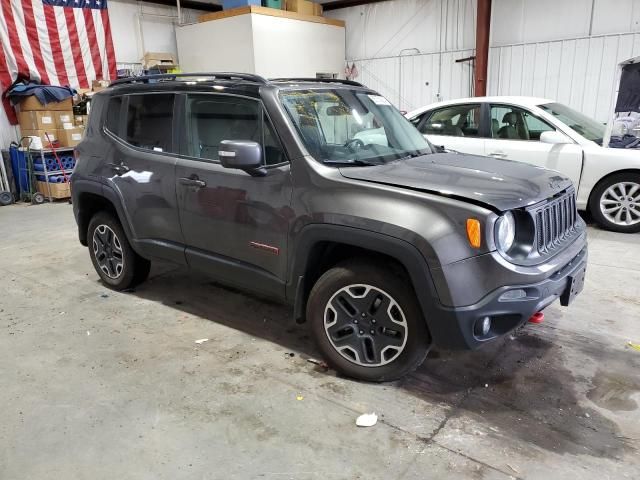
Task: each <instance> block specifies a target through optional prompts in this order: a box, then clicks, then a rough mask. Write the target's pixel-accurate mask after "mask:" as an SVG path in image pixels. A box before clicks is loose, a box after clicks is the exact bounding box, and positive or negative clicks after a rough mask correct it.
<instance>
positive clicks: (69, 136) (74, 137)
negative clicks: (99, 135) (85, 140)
mask: <svg viewBox="0 0 640 480" xmlns="http://www.w3.org/2000/svg"><path fill="white" fill-rule="evenodd" d="M83 135H84V128H82V127H74V126H72V127H71V128H61V129H60V130H58V140H59V141H60V146H61V147H75V146H76V145H78V144H79V143H80V142H81V141H82V136H83Z"/></svg>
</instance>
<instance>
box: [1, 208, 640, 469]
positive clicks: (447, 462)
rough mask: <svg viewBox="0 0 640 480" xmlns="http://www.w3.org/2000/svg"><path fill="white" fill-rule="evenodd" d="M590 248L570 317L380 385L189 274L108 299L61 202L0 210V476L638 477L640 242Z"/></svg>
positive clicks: (603, 242) (279, 317)
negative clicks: (322, 360)
mask: <svg viewBox="0 0 640 480" xmlns="http://www.w3.org/2000/svg"><path fill="white" fill-rule="evenodd" d="M589 235H590V268H589V270H588V274H587V284H586V287H585V290H584V292H583V293H582V295H580V296H579V297H578V299H577V300H576V302H575V303H574V305H572V307H571V308H568V309H564V308H560V307H559V306H553V307H550V308H549V309H548V310H547V311H546V314H547V315H546V321H545V323H544V324H543V325H540V326H535V325H531V326H527V327H526V328H524V329H523V330H522V331H519V332H517V333H516V334H515V335H513V336H510V337H507V338H505V339H504V340H501V341H499V342H496V343H495V344H493V345H491V346H489V347H488V348H485V349H484V350H481V351H479V352H462V353H449V352H443V351H434V352H432V353H431V354H430V355H429V358H428V359H427V361H426V362H425V364H424V365H423V366H422V367H420V368H419V370H418V371H417V372H416V373H415V374H413V375H411V376H410V377H408V378H406V379H404V380H402V381H399V382H395V383H391V384H384V385H373V384H365V383H359V382H355V381H352V380H348V379H344V378H340V377H337V376H336V375H335V373H334V372H332V371H329V372H324V371H322V369H321V368H320V367H318V366H317V365H314V364H312V363H310V362H308V361H307V359H308V358H310V357H316V355H317V353H316V351H315V348H314V346H313V342H312V341H311V340H310V339H309V337H308V335H307V332H306V329H305V328H304V327H298V326H295V325H293V324H292V323H291V321H290V316H289V311H288V309H286V308H283V307H281V306H278V305H273V304H270V303H265V302H263V301H261V300H258V299H255V298H251V297H248V296H245V295H243V294H241V293H238V292H235V291H230V290H227V289H224V288H221V287H218V286H216V285H214V284H212V283H211V282H210V281H209V280H207V279H206V278H204V277H202V276H195V275H191V276H190V275H188V274H187V272H185V271H183V270H180V269H175V268H173V267H168V266H156V267H154V269H153V271H152V277H151V279H150V280H149V281H148V282H146V283H145V284H143V285H142V286H140V287H139V288H137V289H136V291H135V292H132V293H115V292H112V291H110V290H108V289H106V288H105V287H103V286H102V284H101V283H99V282H98V277H97V275H96V274H95V272H94V271H93V268H92V266H91V263H90V261H89V256H88V253H87V251H86V249H85V248H83V247H81V246H80V244H79V243H78V241H77V239H76V238H77V237H76V229H75V223H74V221H73V218H72V213H71V207H70V205H67V204H54V205H42V206H26V205H14V206H10V207H3V208H0V320H1V321H0V329H1V330H0V405H1V406H2V408H0V479H2V480H13V479H20V480H24V479H38V480H41V479H91V480H97V479H109V480H113V479H125V478H126V479H143V478H144V479H146V478H148V479H176V478H207V479H225V480H226V479H255V478H265V479H295V480H306V479H367V480H373V479H385V480H391V479H414V478H415V479H418V478H419V479H425V478H445V477H446V478H472V479H479V478H486V479H501V478H509V477H514V478H531V479H538V478H540V479H545V480H547V479H549V478H567V479H575V478H580V479H581V480H585V479H589V478H594V479H603V478H616V479H619V478H639V477H640V452H639V450H640V409H639V407H638V402H639V401H640V352H639V351H636V350H634V349H632V348H630V347H628V346H626V344H627V342H628V341H630V340H632V341H634V342H635V343H640V325H639V322H640V242H639V240H640V236H638V235H627V236H625V235H619V234H612V233H608V232H604V231H600V230H597V229H594V228H591V229H590V231H589ZM201 338H209V339H210V340H209V341H208V342H205V343H203V344H201V345H196V344H195V343H194V341H195V340H197V339H201ZM291 354H293V355H291ZM369 411H375V412H377V413H378V414H379V415H380V421H379V422H378V424H377V425H376V426H375V427H372V428H367V429H362V428H357V427H356V426H355V424H354V421H355V419H356V417H357V416H358V415H359V414H361V413H364V412H369Z"/></svg>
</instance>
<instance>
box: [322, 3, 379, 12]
mask: <svg viewBox="0 0 640 480" xmlns="http://www.w3.org/2000/svg"><path fill="white" fill-rule="evenodd" d="M386 1H387V0H335V1H333V2H327V3H323V4H322V9H323V10H324V11H325V12H328V11H329V10H337V9H338V8H347V7H357V6H359V5H367V4H368V3H378V2H386Z"/></svg>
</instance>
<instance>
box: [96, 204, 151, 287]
mask: <svg viewBox="0 0 640 480" xmlns="http://www.w3.org/2000/svg"><path fill="white" fill-rule="evenodd" d="M87 238H88V239H89V255H90V256H91V262H92V263H93V266H94V268H95V269H96V272H98V275H100V279H101V280H102V282H103V283H105V284H106V285H107V286H108V287H111V288H113V289H114V290H126V289H128V288H132V287H134V286H136V285H137V284H139V283H141V282H143V281H144V280H145V279H146V278H147V276H148V275H149V270H150V267H151V263H150V262H149V260H146V259H144V258H142V257H141V256H139V255H138V254H137V253H136V252H135V251H134V250H133V248H131V245H130V244H129V241H128V240H127V237H126V235H125V234H124V230H123V229H122V226H121V225H120V222H119V221H118V220H117V219H116V218H115V217H114V216H113V215H111V214H110V213H107V212H100V213H97V214H96V215H95V216H94V217H93V218H92V219H91V221H90V222H89V228H88V231H87Z"/></svg>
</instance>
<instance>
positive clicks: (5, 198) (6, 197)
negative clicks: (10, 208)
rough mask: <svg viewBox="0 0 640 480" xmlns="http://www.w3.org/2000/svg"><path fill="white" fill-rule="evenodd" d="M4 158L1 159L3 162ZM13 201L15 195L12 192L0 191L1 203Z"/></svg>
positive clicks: (6, 203) (5, 203)
mask: <svg viewBox="0 0 640 480" xmlns="http://www.w3.org/2000/svg"><path fill="white" fill-rule="evenodd" d="M1 161H2V160H0V162H1ZM12 203H13V195H12V194H11V192H0V205H2V206H3V207H4V206H7V205H11V204H12Z"/></svg>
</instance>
